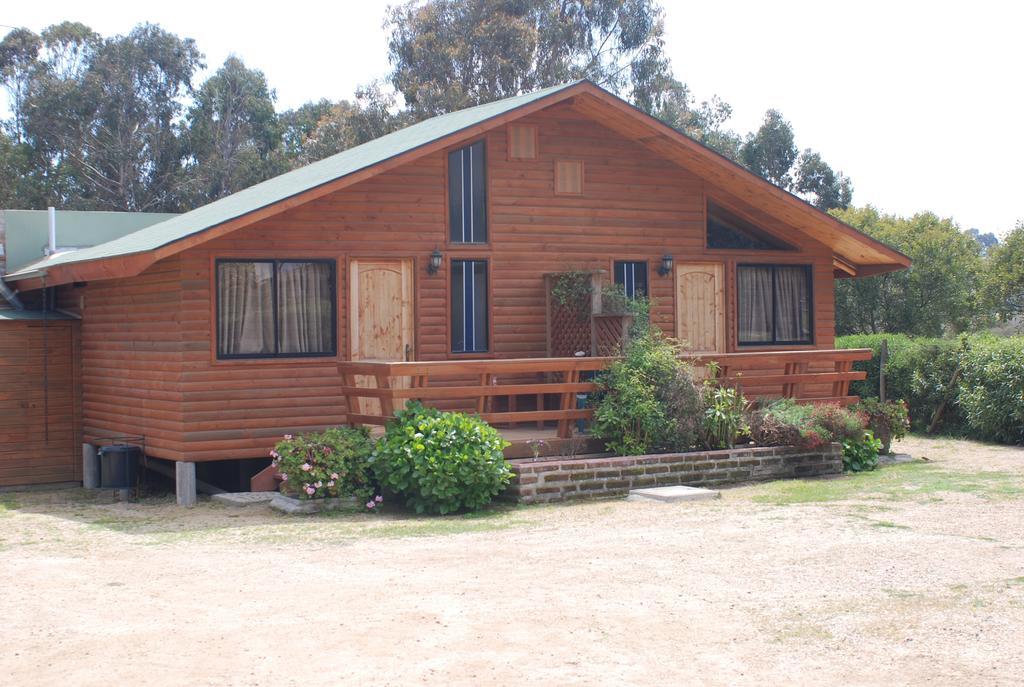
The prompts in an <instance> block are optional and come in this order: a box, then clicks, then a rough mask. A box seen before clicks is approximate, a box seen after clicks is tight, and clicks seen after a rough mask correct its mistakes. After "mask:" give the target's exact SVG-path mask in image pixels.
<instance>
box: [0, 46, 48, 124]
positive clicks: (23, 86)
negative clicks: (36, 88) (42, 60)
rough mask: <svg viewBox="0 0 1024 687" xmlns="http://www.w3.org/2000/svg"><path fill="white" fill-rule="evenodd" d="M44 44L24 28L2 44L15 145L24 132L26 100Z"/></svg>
mask: <svg viewBox="0 0 1024 687" xmlns="http://www.w3.org/2000/svg"><path fill="white" fill-rule="evenodd" d="M42 45H43V43H42V40H41V39H40V37H39V36H37V35H36V34H35V33H33V32H32V31H29V30H28V29H24V28H22V29H14V30H13V31H11V32H10V33H8V34H7V35H6V36H4V40H3V41H2V42H0V78H3V82H4V88H5V89H6V90H7V93H8V95H9V97H10V102H11V112H12V114H13V115H14V116H13V121H12V122H11V124H10V127H9V128H10V130H11V135H12V136H13V138H14V141H15V142H16V143H20V142H21V141H22V137H23V133H24V131H25V101H26V100H27V99H28V93H29V88H30V87H31V83H32V76H33V74H34V72H35V71H36V68H37V58H38V56H39V51H40V50H41V49H42Z"/></svg>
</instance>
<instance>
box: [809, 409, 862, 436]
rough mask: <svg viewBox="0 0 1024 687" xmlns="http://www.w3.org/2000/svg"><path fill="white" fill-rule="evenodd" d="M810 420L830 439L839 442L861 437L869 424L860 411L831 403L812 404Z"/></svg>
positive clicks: (813, 425) (812, 424)
mask: <svg viewBox="0 0 1024 687" xmlns="http://www.w3.org/2000/svg"><path fill="white" fill-rule="evenodd" d="M810 422H811V426H812V427H814V428H816V429H817V430H818V431H820V432H821V433H822V435H823V436H825V437H826V438H827V440H828V441H835V442H838V443H843V442H844V441H847V440H850V439H853V440H856V439H860V437H861V435H863V434H864V430H865V429H866V428H867V424H868V422H867V418H866V417H864V416H863V415H861V414H860V413H857V412H856V411H853V410H850V409H849V408H844V407H843V406H840V405H834V404H831V403H823V404H821V405H814V406H811V420H810Z"/></svg>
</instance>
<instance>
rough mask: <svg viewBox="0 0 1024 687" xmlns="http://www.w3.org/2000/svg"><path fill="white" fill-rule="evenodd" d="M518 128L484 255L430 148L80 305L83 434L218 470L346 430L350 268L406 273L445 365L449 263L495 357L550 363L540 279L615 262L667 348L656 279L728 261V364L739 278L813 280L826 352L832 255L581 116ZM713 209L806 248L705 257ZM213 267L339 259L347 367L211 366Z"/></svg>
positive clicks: (494, 198) (665, 298)
mask: <svg viewBox="0 0 1024 687" xmlns="http://www.w3.org/2000/svg"><path fill="white" fill-rule="evenodd" d="M522 123H524V124H532V125H536V126H537V128H538V154H537V156H536V159H533V160H509V159H508V155H507V148H506V136H507V128H506V127H505V126H500V127H498V128H496V129H494V130H492V131H491V132H489V133H487V134H486V136H485V138H486V141H487V148H488V155H487V160H488V170H487V174H488V199H489V200H488V202H489V213H490V218H489V225H488V226H489V239H490V243H488V244H486V245H473V246H463V245H457V244H451V243H449V241H448V235H447V222H446V209H445V203H446V202H447V200H446V197H447V194H446V190H445V173H444V164H445V159H446V155H447V151H438V152H436V153H431V154H429V155H427V156H425V157H423V158H420V159H419V160H416V161H414V162H411V163H408V164H405V165H402V166H399V167H396V168H394V169H392V170H389V171H387V172H385V173H382V174H381V175H379V176H376V177H372V178H370V179H367V180H364V181H362V182H360V183H358V184H356V185H353V186H351V187H349V188H347V189H344V190H341V191H337V192H334V193H331V194H328V195H325V196H323V197H321V198H318V199H316V200H313V201H310V202H308V203H306V204H304V205H300V206H298V207H295V208H292V209H290V210H287V211H285V212H282V213H280V214H277V215H274V216H272V217H269V218H267V219H264V220H262V221H259V222H257V223H255V224H252V225H250V226H248V227H244V228H242V229H238V230H237V231H234V232H232V233H230V234H227V235H224V236H222V237H220V238H217V239H215V240H213V241H210V242H207V243H204V244H201V245H198V246H195V247H193V248H190V249H188V250H186V251H185V252H183V253H181V254H179V255H178V256H176V257H173V258H168V259H165V260H162V261H160V262H158V263H156V264H155V265H153V266H152V267H151V268H149V269H147V270H146V271H145V272H144V273H143V274H142V275H140V276H139V277H136V278H134V279H129V280H122V281H117V282H96V283H95V284H90V285H89V286H88V287H87V288H86V289H79V291H84V292H85V293H84V295H85V301H86V308H85V321H86V324H85V326H84V327H83V353H84V359H83V365H85V367H86V372H87V382H86V401H87V402H86V408H85V425H86V428H87V431H89V432H104V433H109V432H112V431H118V432H126V433H127V432H137V433H144V434H147V447H150V449H151V452H152V453H153V454H154V455H159V456H161V457H168V458H174V457H179V458H180V457H185V456H187V457H188V459H189V460H220V459H229V458H246V457H256V456H261V455H265V453H266V451H267V450H268V449H269V448H270V446H271V445H272V444H273V442H274V441H275V440H276V439H277V438H279V437H280V436H281V435H282V434H284V433H286V432H299V431H306V430H312V429H316V428H320V427H324V426H329V425H338V424H342V423H343V422H344V421H345V413H346V404H345V399H344V396H343V394H342V392H341V387H342V385H341V384H340V380H339V378H338V373H337V363H338V362H340V361H343V360H346V359H347V356H348V352H349V349H350V344H349V342H348V340H347V332H348V318H347V309H348V303H347V300H346V299H347V294H348V292H349V288H348V283H347V281H348V272H349V270H348V269H347V265H348V261H349V260H350V259H352V258H355V257H364V258H388V257H403V258H405V257H411V258H413V260H414V267H415V285H414V288H415V294H416V302H415V315H416V332H415V337H416V341H415V345H414V350H415V357H416V359H417V360H446V359H453V358H459V357H465V356H456V355H452V354H451V353H450V352H449V351H450V344H449V340H448V339H449V333H448V323H447V307H448V306H447V303H448V283H449V274H448V264H449V260H450V259H453V258H460V257H466V258H485V259H487V260H488V261H489V269H490V282H491V299H490V311H491V322H492V323H493V331H492V341H491V350H490V351H489V352H488V353H487V354H486V355H485V356H483V357H486V358H531V357H544V355H545V346H546V341H545V339H546V333H545V323H544V312H545V307H544V306H545V293H544V287H543V275H544V274H545V273H549V272H561V271H565V270H571V269H586V270H593V269H602V270H606V271H608V272H609V273H611V271H612V261H613V260H615V259H619V260H646V261H647V262H648V265H649V273H650V291H651V296H652V297H653V299H654V308H653V312H652V319H653V321H654V323H655V324H656V325H657V326H659V327H661V328H662V329H663V330H664V331H665V332H666V333H667V334H670V335H674V334H675V323H674V312H675V304H674V294H675V285H674V277H673V276H668V277H660V276H658V275H657V272H656V270H657V266H658V264H659V263H660V260H661V256H662V255H664V254H666V253H670V254H672V255H674V256H675V260H676V264H680V263H681V262H684V261H687V260H694V261H703V262H708V261H721V262H722V263H724V265H725V270H726V298H727V301H728V302H729V303H730V307H729V309H728V310H729V311H728V314H727V339H728V341H729V349H728V350H729V351H730V352H734V351H735V350H736V345H735V341H736V314H735V289H734V288H733V286H734V284H735V265H736V263H737V262H758V261H762V262H771V263H785V262H789V263H798V264H811V265H813V270H814V325H815V343H814V345H813V346H808V347H804V348H823V349H827V348H831V347H832V345H833V342H834V306H833V296H832V289H833V267H832V253H831V251H830V250H829V249H828V248H826V247H825V246H823V245H821V244H820V243H818V242H816V241H814V240H810V239H808V238H806V236H804V235H802V234H798V233H797V232H795V230H792V229H790V228H789V227H787V226H785V225H783V224H782V223H780V222H778V221H776V220H774V219H773V218H771V217H768V216H767V215H763V214H762V213H758V212H757V210H756V209H754V208H751V207H749V206H747V205H746V204H744V202H743V201H742V200H741V199H739V198H736V197H733V196H731V195H729V194H728V193H726V192H725V191H724V190H723V189H721V188H719V187H717V186H715V185H713V184H710V183H706V182H705V181H703V180H702V179H701V178H699V177H698V176H696V175H695V174H693V173H691V172H689V171H687V170H686V169H684V168H682V167H680V166H678V165H677V164H675V163H674V162H669V161H666V160H664V159H663V158H661V157H659V156H658V155H657V154H656V153H655V152H653V151H651V150H649V149H648V148H646V147H645V146H643V145H641V144H640V143H637V142H634V141H630V140H627V139H626V138H624V137H622V136H620V135H619V134H617V133H615V132H614V131H612V130H611V129H608V128H606V127H604V126H602V125H601V124H598V123H596V122H595V121H593V120H591V119H589V118H588V117H587V116H585V115H583V114H581V113H580V112H578V111H577V110H576V109H574V108H573V107H566V106H561V107H555V108H551V109H549V110H544V111H541V112H538V113H536V114H533V115H530V116H528V117H526V118H524V119H523V120H522ZM557 159H573V160H581V161H583V163H584V169H585V173H586V182H585V184H584V189H583V194H582V195H578V196H556V195H555V194H554V161H555V160H557ZM708 197H714V198H715V201H716V202H718V203H721V204H725V205H727V206H728V207H730V208H734V209H737V210H740V211H745V212H746V213H747V214H748V216H750V217H751V219H753V220H757V221H759V222H760V223H761V225H762V226H763V227H764V228H765V229H767V230H770V231H774V232H776V233H778V234H779V235H780V236H781V237H782V238H783V239H784V240H786V241H787V242H789V243H791V244H794V245H797V246H799V247H800V250H799V251H797V252H763V253H753V252H747V251H709V250H706V249H705V246H704V236H705V228H704V227H705V217H704V214H705V207H706V201H707V198H708ZM435 248H440V250H441V251H442V252H443V253H444V256H445V260H444V261H443V264H442V267H441V270H440V271H439V272H438V273H437V274H436V275H432V276H431V275H428V274H427V272H426V266H427V263H428V259H429V255H430V253H431V252H432V251H433V250H434V249H435ZM218 257H278V258H333V259H336V260H337V261H338V269H337V274H338V278H339V285H338V289H337V293H338V331H337V336H338V347H339V354H338V356H336V358H331V359H324V358H314V359H293V360H263V361H252V360H232V361H218V360H216V357H215V351H214V346H215V341H214V334H215V330H216V328H215V325H214V305H213V291H212V285H213V282H212V274H213V261H214V259H215V258H218ZM65 288H69V287H65ZM94 294H95V297H94ZM94 307H95V308H96V311H95V312H93V311H92V309H93V308H94ZM97 317H98V318H99V319H98V320H97V319H95V318H97ZM90 319H92V320H93V321H92V322H90ZM744 350H749V349H744Z"/></svg>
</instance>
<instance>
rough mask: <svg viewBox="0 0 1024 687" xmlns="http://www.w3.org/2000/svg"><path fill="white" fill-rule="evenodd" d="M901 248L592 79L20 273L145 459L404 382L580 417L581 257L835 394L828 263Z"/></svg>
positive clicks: (267, 428) (421, 391)
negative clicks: (559, 314) (573, 302)
mask: <svg viewBox="0 0 1024 687" xmlns="http://www.w3.org/2000/svg"><path fill="white" fill-rule="evenodd" d="M908 265H909V260H908V259H907V257H906V256H904V255H902V254H900V253H898V252H897V251H895V250H893V249H891V248H889V247H888V246H885V245H883V244H881V243H879V242H877V241H875V240H873V239H871V238H869V237H867V236H865V235H863V234H861V233H859V232H857V231H856V230H854V229H853V228H851V227H849V226H847V225H846V224H843V223H841V222H839V221H837V220H836V219H835V218H833V217H831V216H829V215H828V214H826V213H823V212H820V211H819V210H817V209H815V208H814V207H812V206H811V205H809V204H808V203H806V202H804V201H803V200H801V199H800V198H798V197H796V196H793V195H791V194H789V193H787V192H785V191H783V190H781V189H779V188H777V187H775V186H773V185H772V184H770V183H768V182H766V181H764V180H763V179H761V178H759V177H757V176H755V175H753V174H751V173H750V172H748V171H747V170H745V169H743V168H742V167H740V166H738V165H736V164H734V163H732V162H730V161H729V160H727V159H725V158H723V157H722V156H720V155H718V154H717V153H715V152H713V151H712V150H710V149H708V148H706V147H704V146H702V145H700V144H698V143H696V142H695V141H693V140H691V139H690V138H688V137H686V136H684V135H683V134H680V133H679V132H677V131H675V130H673V129H671V128H669V127H667V126H666V125H664V124H662V123H661V122H659V121H658V120H656V119H654V118H652V117H650V116H648V115H646V114H644V113H642V112H641V111H639V110H637V109H635V108H634V107H632V106H631V105H629V104H628V103H626V102H624V101H622V100H620V99H619V98H617V97H616V96H614V95H612V94H610V93H608V92H606V91H604V90H602V89H601V88H599V87H597V86H595V85H594V84H592V83H590V82H587V81H582V82H576V83H572V84H567V85H563V86H558V87H554V88H549V89H546V90H542V91H538V92H535V93H531V94H527V95H523V96H518V97H514V98H510V99H507V100H503V101H499V102H495V103H490V104H487V105H482V106H479V107H475V108H471V109H468V110H463V111H460V112H456V113H452V114H448V115H444V116H441V117H437V118H434V119H431V120H428V121H425V122H422V123H420V124H416V125H414V126H411V127H408V128H406V129H403V130H401V131H398V132H395V133H393V134H390V135H388V136H384V137H382V138H380V139H377V140H375V141H371V142H369V143H366V144H364V145H361V146H359V147H356V148H353V149H350V150H347V151H345V152H342V153H340V154H338V155H335V156H333V157H330V158H327V159H325V160H322V161H320V162H317V163H314V164H312V165H309V166H307V167H304V168H301V169H297V170H295V171H292V172H289V173H287V174H284V175H282V176H280V177H276V178H274V179H271V180H269V181H266V182H263V183H261V184H258V185H256V186H254V187H252V188H249V189H246V190H244V191H241V192H239V193H236V194H234V195H232V196H229V197H226V198H223V199H221V200H218V201H216V202H214V203H211V204H209V205H207V206H204V207H200V208H198V209H196V210H193V211H191V212H188V213H185V214H183V215H179V216H176V217H171V218H169V219H167V220H165V221H162V222H158V223H156V224H153V225H152V226H148V227H146V228H143V229H140V230H138V231H135V232H132V233H129V234H127V235H125V236H123V237H121V238H117V239H114V240H111V241H108V242H106V243H102V244H100V245H98V246H94V247H90V248H84V249H81V250H77V251H71V252H65V253H58V254H56V255H54V256H51V257H49V258H46V259H44V260H41V261H38V262H36V263H33V264H31V265H28V266H25V267H23V268H19V269H17V270H13V271H11V272H10V273H9V274H7V275H6V277H5V281H6V283H7V284H8V285H9V286H10V287H12V288H14V289H16V290H17V291H18V292H19V293H20V294H22V295H24V296H26V297H27V296H28V294H30V293H31V292H33V291H36V290H39V289H51V290H53V291H54V292H55V298H54V300H55V312H57V313H60V314H61V316H62V317H73V318H75V319H76V320H78V322H77V323H76V324H77V330H76V332H75V335H74V338H73V339H69V340H72V341H73V350H63V349H62V350H61V351H59V352H57V351H55V352H54V354H53V356H55V357H61V358H62V359H63V358H64V357H67V356H70V357H72V358H74V360H73V361H72V362H69V364H70V365H71V366H72V367H73V369H74V370H75V375H73V377H74V378H75V379H76V380H79V379H80V382H79V383H80V389H81V391H80V403H78V402H77V401H75V402H71V401H69V402H68V403H70V405H68V406H67V407H69V408H70V407H72V406H73V407H74V408H75V409H76V412H78V411H77V409H78V408H79V407H80V418H76V419H75V420H73V423H74V424H73V425H72V426H73V427H76V428H80V440H81V441H84V442H92V441H97V440H99V439H101V438H102V437H110V436H123V435H139V436H143V437H144V438H145V449H146V453H147V454H148V455H149V456H151V457H154V458H160V459H166V460H169V461H179V462H185V463H195V462H203V461H223V460H234V459H248V458H258V457H263V456H266V454H267V451H268V450H269V448H270V447H271V446H272V445H273V443H274V442H276V441H277V440H278V439H279V438H280V437H281V435H283V434H285V433H296V432H303V431H308V430H314V429H319V428H323V427H326V426H331V425H340V424H343V423H346V422H369V423H371V424H373V423H377V424H379V423H380V422H382V421H383V418H385V417H386V416H387V415H388V414H389V412H390V411H391V410H393V408H394V407H395V404H396V403H401V402H402V399H404V398H411V397H418V398H425V399H428V400H433V401H436V402H446V403H455V404H462V405H463V406H465V407H468V408H470V409H473V410H476V411H478V412H481V413H484V415H485V416H486V417H488V419H490V420H492V421H495V422H500V423H501V424H502V425H505V424H508V425H512V424H517V425H519V426H520V427H522V423H529V424H528V425H527V428H528V429H529V428H534V429H536V430H537V431H541V429H543V428H545V427H550V425H551V423H555V429H557V430H558V431H559V433H560V434H562V435H563V436H565V434H566V432H570V433H571V431H572V424H573V422H574V421H575V420H577V419H579V418H581V417H585V416H586V414H587V413H588V412H589V411H587V410H585V409H578V408H576V406H575V402H574V400H573V399H572V398H571V396H572V395H574V394H575V393H577V392H579V391H585V390H587V389H589V388H591V387H589V385H588V384H587V382H586V379H585V374H584V373H585V372H587V371H588V370H593V369H600V368H601V367H603V366H604V365H605V364H607V360H606V359H603V358H600V357H594V356H586V357H571V358H563V357H556V358H551V357H549V355H548V354H549V351H550V350H551V348H550V327H551V323H550V321H551V318H552V315H551V312H550V310H551V302H550V293H549V289H547V288H546V287H545V284H546V281H547V283H550V279H551V276H550V275H555V274H558V273H564V272H569V271H585V272H589V273H592V274H595V275H603V278H604V279H605V280H606V281H607V282H608V283H612V282H614V283H615V284H617V285H618V286H619V288H620V289H621V290H623V291H624V292H625V293H626V294H627V295H629V296H634V295H647V296H649V297H650V298H651V300H652V303H653V307H652V312H651V318H652V321H653V322H654V323H655V324H656V325H657V326H658V327H660V328H661V329H662V330H663V331H664V332H665V333H666V334H668V335H670V336H674V337H679V338H680V339H684V340H686V341H687V342H688V343H689V345H690V346H691V348H692V350H693V351H694V356H695V359H696V360H697V361H698V363H702V362H706V361H707V360H711V359H716V360H718V361H719V362H721V363H722V366H723V368H725V369H724V370H723V373H724V375H725V376H726V377H729V378H732V379H734V380H739V379H740V378H741V377H742V375H740V374H738V372H739V371H742V370H747V374H748V378H750V379H754V378H756V379H754V381H757V383H759V384H761V385H762V386H761V387H759V388H758V389H756V391H758V393H764V394H766V395H792V396H796V397H798V398H801V399H804V400H813V399H815V398H818V399H828V398H831V399H836V398H840V399H841V398H842V397H845V396H846V390H847V385H848V382H849V379H851V378H853V377H851V374H856V373H850V371H849V370H850V361H851V360H852V359H854V358H855V357H856V355H853V356H851V354H850V353H849V352H837V351H834V350H833V344H834V336H835V327H834V318H835V310H834V300H833V288H834V282H835V280H836V279H846V278H857V277H861V276H866V275H874V274H879V273H883V272H887V271H892V270H898V269H903V268H905V267H907V266H908ZM546 276H547V280H546ZM594 314H596V315H600V314H601V313H594ZM2 324H3V323H2V322H0V325H2ZM0 330H2V326H0ZM0 335H2V332H0ZM590 352H592V351H589V352H588V351H584V353H590ZM814 375H818V376H814ZM546 385H550V386H546ZM453 389H454V390H453ZM75 393H76V394H77V393H78V392H77V391H76V392H75ZM460 394H461V396H460ZM0 455H6V454H0ZM35 459H36V458H35V456H34V455H30V454H29V453H25V454H22V457H21V460H22V461H23V462H24V463H26V464H28V463H30V462H31V461H32V460H35ZM4 460H11V459H10V458H4ZM0 474H2V473H0ZM23 475H24V481H33V478H32V477H31V475H30V474H29V473H27V472H26V473H23ZM52 478H54V475H52V474H50V473H47V474H46V479H48V480H49V479H52ZM67 478H68V479H75V478H76V475H75V473H73V472H68V473H67ZM3 479H4V478H3V477H0V484H3V483H5V482H4V481H3ZM8 483H9V481H8Z"/></svg>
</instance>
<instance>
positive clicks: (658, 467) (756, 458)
mask: <svg viewBox="0 0 1024 687" xmlns="http://www.w3.org/2000/svg"><path fill="white" fill-rule="evenodd" d="M512 471H513V472H514V473H515V477H514V478H513V480H512V483H511V484H510V485H509V488H508V490H507V491H506V492H505V497H506V498H508V499H510V500H514V501H518V502H520V503H545V502H549V501H563V500H567V499H587V498H611V497H616V496H625V495H626V494H627V493H628V492H629V490H630V489H637V488H641V487H661V486H669V485H678V484H686V485H690V486H702V487H704V486H715V485H722V484H733V483H737V482H753V481H762V480H772V479H780V478H785V477H815V476H818V475H831V474H837V473H840V472H842V471H843V449H842V447H841V446H840V445H839V444H831V445H829V446H826V447H824V448H820V449H814V450H808V449H800V448H787V447H779V448H736V449H732V450H730V451H703V452H700V453H667V454H661V455H650V456H623V457H618V458H595V459H588V460H580V459H567V458H563V459H554V460H552V459H547V458H545V459H541V460H536V461H517V462H514V463H513V464H512Z"/></svg>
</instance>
